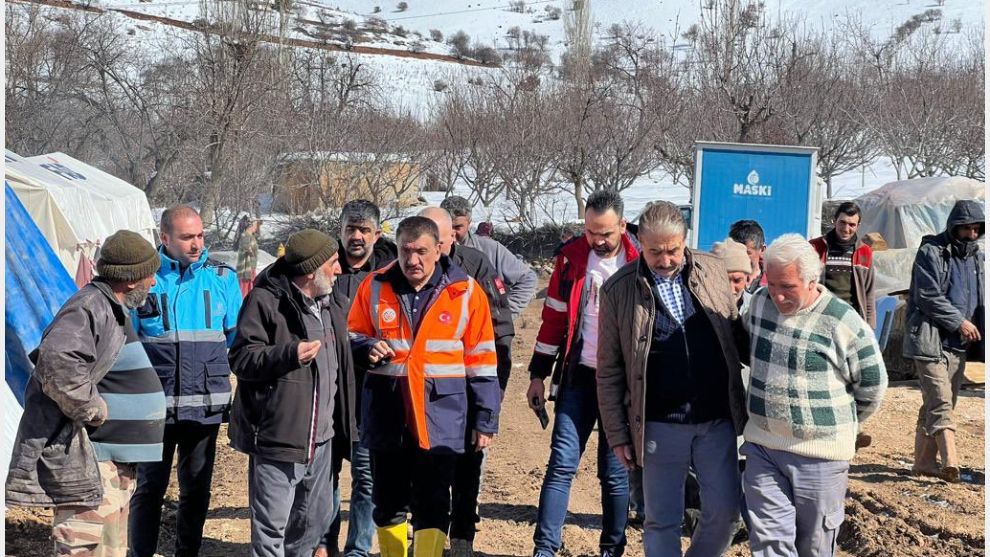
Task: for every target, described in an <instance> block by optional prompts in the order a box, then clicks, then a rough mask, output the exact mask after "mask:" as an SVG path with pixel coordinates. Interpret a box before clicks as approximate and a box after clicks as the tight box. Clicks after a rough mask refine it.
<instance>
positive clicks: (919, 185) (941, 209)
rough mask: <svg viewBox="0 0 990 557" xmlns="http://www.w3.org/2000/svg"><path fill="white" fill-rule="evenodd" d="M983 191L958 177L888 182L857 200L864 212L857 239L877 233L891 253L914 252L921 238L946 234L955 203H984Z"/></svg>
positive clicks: (974, 181)
mask: <svg viewBox="0 0 990 557" xmlns="http://www.w3.org/2000/svg"><path fill="white" fill-rule="evenodd" d="M984 188H985V184H984V183H983V182H980V181H978V180H973V179H971V178H963V177H959V176H950V177H936V178H916V179H913V180H901V181H899V182H890V183H889V184H885V185H883V186H881V187H879V188H877V189H875V190H873V191H871V192H870V193H867V194H864V195H861V196H860V197H858V198H856V203H857V204H858V205H859V207H860V208H861V209H862V211H863V213H862V220H861V221H860V222H861V223H862V224H860V227H859V235H860V237H862V236H863V235H864V234H867V233H869V232H879V233H880V234H882V235H883V239H884V240H886V241H887V246H888V247H890V248H891V249H899V248H917V247H918V246H919V245H921V238H922V237H923V236H926V235H928V234H937V233H939V232H941V231H942V230H945V221H946V219H948V217H949V211H951V210H952V206H953V205H955V203H956V201H958V200H960V199H979V200H983V199H985V197H986V194H985V192H984Z"/></svg>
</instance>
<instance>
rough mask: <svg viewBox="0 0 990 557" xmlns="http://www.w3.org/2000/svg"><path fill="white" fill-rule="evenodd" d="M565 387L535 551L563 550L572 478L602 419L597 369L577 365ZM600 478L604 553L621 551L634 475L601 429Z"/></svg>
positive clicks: (557, 411) (558, 406)
mask: <svg viewBox="0 0 990 557" xmlns="http://www.w3.org/2000/svg"><path fill="white" fill-rule="evenodd" d="M569 379H570V382H569V383H565V384H564V385H562V386H561V389H560V392H559V393H558V396H557V402H556V406H555V412H554V414H555V418H554V424H553V436H552V437H551V441H550V462H549V463H547V473H546V475H545V476H544V477H543V488H542V489H541V490H540V508H539V511H538V513H537V517H536V532H535V533H534V534H533V544H534V549H533V555H536V556H551V555H555V554H556V553H557V551H558V550H559V549H560V545H561V542H560V535H561V530H562V529H563V527H564V519H565V518H566V516H567V502H568V499H569V498H570V492H571V481H572V480H573V479H574V474H575V473H576V472H577V468H578V464H579V463H580V461H581V455H582V454H583V453H584V447H585V445H586V444H587V442H588V437H590V436H591V431H592V429H594V427H595V423H596V422H598V421H599V415H598V393H597V389H596V385H595V376H594V370H590V369H588V368H584V367H581V368H578V370H577V373H575V374H574V376H573V377H571V378H569ZM598 479H599V481H600V483H601V486H602V534H601V538H600V539H599V545H600V547H601V549H602V551H603V552H604V551H608V552H610V553H611V554H612V555H616V556H617V555H621V554H622V553H623V552H624V551H625V547H626V518H627V513H628V510H629V478H628V475H627V474H626V469H625V468H623V467H622V465H621V464H619V460H618V459H617V458H615V455H614V454H612V451H611V450H610V449H609V447H608V442H606V440H605V434H604V432H603V431H602V429H601V427H599V428H598Z"/></svg>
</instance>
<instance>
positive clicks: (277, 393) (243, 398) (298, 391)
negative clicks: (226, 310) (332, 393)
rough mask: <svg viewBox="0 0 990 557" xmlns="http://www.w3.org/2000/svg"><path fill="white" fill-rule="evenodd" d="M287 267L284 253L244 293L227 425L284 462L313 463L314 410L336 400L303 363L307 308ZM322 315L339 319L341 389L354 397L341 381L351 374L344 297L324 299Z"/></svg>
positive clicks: (238, 438)
mask: <svg viewBox="0 0 990 557" xmlns="http://www.w3.org/2000/svg"><path fill="white" fill-rule="evenodd" d="M298 298H299V297H298V295H297V294H296V293H295V292H293V286H292V283H291V281H290V280H289V277H288V276H287V275H286V273H285V270H284V264H283V259H282V258H279V259H278V260H277V261H276V262H275V263H274V264H272V265H271V266H270V267H268V268H267V269H265V271H263V272H262V274H261V275H259V276H258V278H257V279H256V280H255V285H254V288H253V289H252V290H251V292H249V293H248V295H247V298H245V299H244V306H243V309H242V310H241V314H240V316H239V318H238V327H237V335H236V336H235V337H234V344H233V346H231V348H230V366H231V369H232V370H233V373H234V375H236V376H237V392H236V394H235V395H234V403H233V407H232V409H231V418H230V428H229V430H228V432H227V435H228V437H229V438H230V444H231V446H232V447H233V448H234V449H237V450H238V451H241V452H243V453H246V454H251V455H260V456H264V457H265V458H269V459H272V460H278V461H282V462H297V463H301V464H305V463H307V462H309V458H310V453H311V450H312V445H313V441H314V440H313V436H312V430H313V428H312V424H313V422H314V416H315V413H316V412H327V411H329V412H333V401H329V402H326V401H321V402H320V404H319V407H317V402H316V400H315V396H314V392H315V390H316V382H317V380H318V378H317V373H319V370H318V369H317V365H316V363H315V361H314V362H310V363H309V364H305V365H303V364H300V363H299V355H298V349H299V343H300V342H301V341H303V340H306V336H307V335H306V323H305V321H304V318H303V312H304V311H305V310H304V308H303V307H302V306H301V305H300V302H299V299H298ZM320 305H321V312H322V315H321V317H322V319H323V320H324V321H323V322H324V323H326V320H327V319H330V320H331V322H332V323H333V330H334V346H332V347H330V346H323V347H321V350H331V349H332V350H336V355H337V374H336V375H337V391H338V392H339V391H341V390H344V392H343V393H341V394H340V396H338V397H335V399H336V400H339V401H340V402H341V403H342V404H346V405H353V404H354V389H353V387H350V388H349V390H347V389H346V388H344V387H342V386H341V384H340V382H341V377H343V376H345V375H348V374H350V373H352V372H351V371H350V369H351V367H352V365H353V360H352V358H351V350H350V342H349V340H348V335H347V317H346V314H345V311H344V308H343V303H342V300H341V298H340V296H339V295H338V296H335V295H334V294H333V293H331V294H330V295H329V296H326V297H325V298H324V299H322V300H321V301H320Z"/></svg>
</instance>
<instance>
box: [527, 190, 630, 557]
mask: <svg viewBox="0 0 990 557" xmlns="http://www.w3.org/2000/svg"><path fill="white" fill-rule="evenodd" d="M622 209H623V202H622V198H621V197H619V195H618V194H617V193H615V192H607V191H597V192H595V193H594V194H592V195H591V196H590V197H589V198H588V203H587V207H586V212H585V232H584V237H582V238H574V239H573V240H571V241H570V242H568V243H567V244H565V245H564V246H563V247H562V248H561V250H560V255H558V256H557V262H556V265H555V266H554V269H553V274H552V275H551V276H550V284H549V286H548V287H547V298H546V302H545V303H544V306H543V323H542V324H541V325H540V331H539V333H538V334H537V337H536V340H537V342H536V349H535V351H534V354H533V359H532V360H531V361H530V364H529V372H530V386H529V391H528V392H527V395H526V398H527V400H528V401H529V405H530V407H531V408H532V409H533V410H534V411H537V412H540V411H542V410H543V405H544V400H545V396H546V385H545V381H546V378H547V377H548V376H550V375H551V374H552V375H553V379H552V381H551V385H550V400H555V401H556V405H555V409H554V414H555V419H554V426H553V436H552V437H551V441H550V462H549V463H548V464H547V472H546V475H544V477H543V488H542V489H541V491H540V506H539V512H538V514H537V519H536V532H535V533H534V534H533V543H534V549H533V555H534V556H535V557H550V556H552V555H554V554H555V553H556V552H557V551H559V550H560V546H561V540H560V536H561V529H562V528H563V526H564V518H565V517H566V515H567V502H568V499H569V496H570V489H571V482H572V480H573V479H574V474H575V472H576V471H577V467H578V464H579V462H580V460H581V454H582V453H583V452H584V447H585V444H586V443H587V441H588V438H589V437H590V436H591V432H592V430H593V429H594V427H595V424H596V423H597V422H598V421H599V419H600V416H599V412H598V399H597V385H596V383H595V369H596V368H597V353H598V306H599V301H600V295H599V292H600V290H601V288H602V285H603V284H604V283H605V282H606V281H607V280H608V279H609V277H611V276H612V275H613V274H614V273H615V272H616V271H618V270H619V268H621V267H622V266H623V265H625V264H628V263H631V262H634V261H636V260H637V258H638V257H639V252H638V250H637V248H636V245H635V244H634V243H633V241H632V239H631V238H630V236H629V234H628V233H627V232H626V221H625V219H623V218H622ZM602 431H603V430H602V429H601V428H599V439H598V477H599V478H600V481H601V485H602V495H603V500H602V530H601V538H600V539H599V546H600V548H601V555H603V556H605V555H608V556H612V557H615V556H619V555H622V553H623V551H624V550H625V545H626V536H625V528H626V516H627V515H626V513H627V510H628V507H629V482H628V475H627V473H626V470H625V468H623V466H622V465H621V464H620V463H619V461H618V459H617V458H616V456H615V455H614V454H613V453H612V452H611V451H610V450H609V448H608V444H607V443H606V442H605V438H604V436H603V433H602Z"/></svg>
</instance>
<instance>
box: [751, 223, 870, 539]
mask: <svg viewBox="0 0 990 557" xmlns="http://www.w3.org/2000/svg"><path fill="white" fill-rule="evenodd" d="M764 261H765V263H766V275H767V281H768V282H767V287H766V288H762V289H760V290H759V291H757V292H756V294H754V295H753V299H752V301H751V304H750V308H749V311H748V313H747V315H746V316H744V324H745V326H746V327H747V329H748V330H749V332H750V337H751V341H752V342H751V348H750V365H751V371H750V372H751V375H750V384H749V395H748V401H747V409H748V413H749V421H748V422H747V424H746V429H745V431H744V434H743V435H744V437H745V440H746V443H745V444H744V445H743V447H742V453H743V454H745V455H746V458H747V462H746V471H745V474H744V476H743V491H744V493H745V496H746V505H747V514H748V517H749V526H750V532H749V536H750V547H751V549H752V552H753V556H754V557H765V556H771V555H773V556H777V555H801V556H802V557H807V556H812V557H818V556H825V557H830V556H831V555H834V553H835V546H836V538H837V535H838V530H839V525H840V524H841V523H842V521H843V518H844V515H845V496H846V487H847V484H848V473H849V461H850V460H851V459H852V458H853V456H854V455H855V452H856V446H855V445H856V433H857V431H858V429H859V426H860V424H861V423H862V422H863V421H864V420H865V419H866V418H868V417H869V416H870V415H871V414H873V413H874V412H875V411H876V410H877V408H879V406H880V402H881V400H882V399H883V395H884V391H885V390H886V388H887V371H886V368H885V367H884V364H883V359H882V357H881V355H880V349H879V347H878V346H877V343H876V340H875V338H874V336H873V330H872V329H871V328H870V326H869V325H868V324H867V323H866V322H865V321H863V318H862V317H860V315H859V313H857V312H856V310H855V309H853V308H852V306H850V305H849V304H847V303H846V302H844V301H842V300H841V299H840V298H837V297H836V296H834V295H832V294H831V293H830V292H829V291H828V290H826V289H825V288H824V287H823V286H821V285H820V284H818V278H819V276H820V274H821V261H820V260H819V258H818V255H817V254H816V253H815V251H814V249H813V248H812V247H811V245H810V244H808V242H807V240H805V239H804V238H803V237H801V236H799V235H797V234H785V235H783V236H781V237H780V238H778V239H777V240H776V241H774V242H773V243H772V244H771V245H770V247H769V248H768V249H767V251H766V255H765V257H764Z"/></svg>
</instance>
